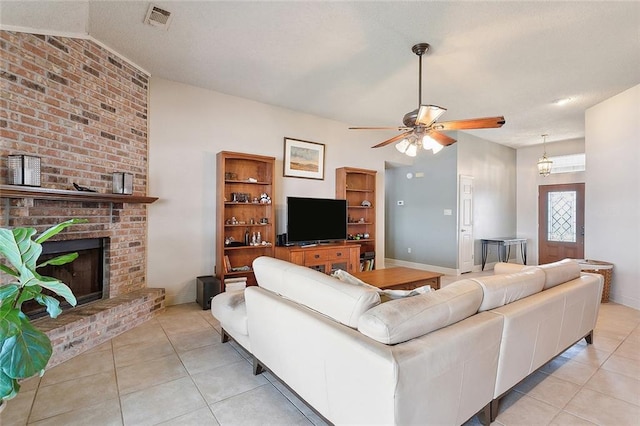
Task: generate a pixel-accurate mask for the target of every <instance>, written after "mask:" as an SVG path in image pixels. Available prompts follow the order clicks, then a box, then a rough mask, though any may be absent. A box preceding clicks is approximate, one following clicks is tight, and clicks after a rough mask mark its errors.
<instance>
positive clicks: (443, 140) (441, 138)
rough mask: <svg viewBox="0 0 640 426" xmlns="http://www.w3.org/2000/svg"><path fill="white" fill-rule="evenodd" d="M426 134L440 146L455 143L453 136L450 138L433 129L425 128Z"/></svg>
mask: <svg viewBox="0 0 640 426" xmlns="http://www.w3.org/2000/svg"><path fill="white" fill-rule="evenodd" d="M427 135H428V136H429V137H430V138H431V139H433V140H435V141H436V142H438V143H439V144H440V145H442V146H449V145H452V144H454V143H456V140H455V139H454V138H450V137H449V136H447V135H445V134H444V133H440V132H436V131H433V130H427Z"/></svg>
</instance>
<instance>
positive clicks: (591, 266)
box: [579, 259, 613, 303]
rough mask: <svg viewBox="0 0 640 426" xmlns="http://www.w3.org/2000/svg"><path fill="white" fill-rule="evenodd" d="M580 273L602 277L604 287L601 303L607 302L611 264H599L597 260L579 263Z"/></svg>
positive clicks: (611, 273)
mask: <svg viewBox="0 0 640 426" xmlns="http://www.w3.org/2000/svg"><path fill="white" fill-rule="evenodd" d="M579 263H580V269H581V270H582V272H591V273H594V274H600V275H602V276H603V277H604V287H603V289H602V303H606V302H608V301H609V291H610V290H611V275H613V264H612V263H609V262H601V261H599V260H589V259H586V260H584V261H579Z"/></svg>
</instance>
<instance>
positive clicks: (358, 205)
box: [336, 167, 377, 271]
mask: <svg viewBox="0 0 640 426" xmlns="http://www.w3.org/2000/svg"><path fill="white" fill-rule="evenodd" d="M376 173H377V172H376V171H375V170H367V169H357V168H354V167H341V168H338V169H336V198H338V199H344V200H347V210H348V215H347V216H348V224H347V230H348V233H349V239H348V240H347V242H348V243H353V244H359V245H360V256H361V259H360V269H361V270H364V271H366V270H370V269H373V268H374V266H375V264H374V261H375V251H376ZM365 201H368V202H369V205H363V202H365ZM365 204H366V203H365Z"/></svg>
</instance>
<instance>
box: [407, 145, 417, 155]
mask: <svg viewBox="0 0 640 426" xmlns="http://www.w3.org/2000/svg"><path fill="white" fill-rule="evenodd" d="M405 154H407V155H408V156H409V157H415V156H416V154H418V145H417V144H416V143H412V144H410V145H409V146H408V147H407V150H406V152H405Z"/></svg>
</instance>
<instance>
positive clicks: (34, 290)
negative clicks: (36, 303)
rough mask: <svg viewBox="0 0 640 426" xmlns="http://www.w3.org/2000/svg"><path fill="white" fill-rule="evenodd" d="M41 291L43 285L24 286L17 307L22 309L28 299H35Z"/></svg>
mask: <svg viewBox="0 0 640 426" xmlns="http://www.w3.org/2000/svg"><path fill="white" fill-rule="evenodd" d="M35 282H36V281H34V283H35ZM41 292H42V287H40V286H39V285H37V284H34V285H31V286H26V287H22V291H21V293H20V297H18V301H17V302H16V305H15V307H16V308H17V309H21V308H22V304H23V303H24V302H26V301H27V300H31V299H34V298H35V297H36V296H37V295H38V294H40V293H41Z"/></svg>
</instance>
